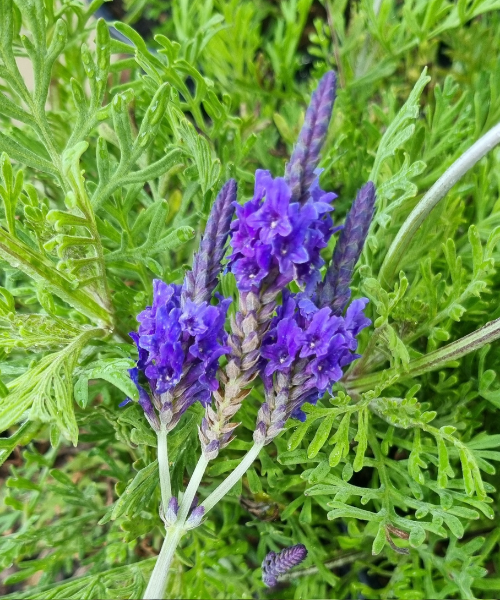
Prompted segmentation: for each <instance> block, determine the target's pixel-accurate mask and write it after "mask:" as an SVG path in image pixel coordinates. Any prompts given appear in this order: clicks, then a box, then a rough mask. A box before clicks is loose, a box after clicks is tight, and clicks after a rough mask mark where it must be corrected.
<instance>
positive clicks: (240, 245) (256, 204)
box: [200, 72, 336, 460]
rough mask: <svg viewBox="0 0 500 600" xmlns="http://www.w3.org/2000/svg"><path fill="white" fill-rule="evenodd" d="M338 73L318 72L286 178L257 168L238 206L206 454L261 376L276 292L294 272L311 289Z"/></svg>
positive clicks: (325, 204)
mask: <svg viewBox="0 0 500 600" xmlns="http://www.w3.org/2000/svg"><path fill="white" fill-rule="evenodd" d="M335 89H336V77H335V73H333V72H329V73H327V74H326V75H324V76H323V78H322V79H321V81H320V82H319V84H318V87H317V89H316V91H315V92H314V93H313V96H312V98H311V103H310V105H309V107H308V109H307V112H306V117H305V121H304V125H303V127H302V130H301V133H300V135H299V139H298V142H297V145H296V147H295V149H294V151H293V153H292V156H291V158H290V162H289V163H288V165H287V167H286V174H285V177H284V178H281V177H277V178H275V179H273V178H272V177H271V175H270V173H269V172H268V171H261V170H258V171H257V172H256V175H255V191H254V196H253V198H252V200H250V201H249V202H247V203H246V204H245V205H244V206H237V207H236V214H237V219H236V221H234V222H233V224H232V229H233V238H232V241H231V244H232V247H233V254H232V256H231V261H230V269H231V271H232V272H233V273H234V275H235V277H236V281H237V286H238V290H239V312H238V313H237V314H236V316H235V317H233V318H232V320H231V335H230V336H229V340H228V343H229V345H230V347H231V358H230V359H229V361H228V364H227V367H226V369H225V371H224V372H223V373H221V375H220V379H221V384H222V385H221V388H220V389H219V390H217V391H215V392H214V397H215V410H214V409H213V408H212V407H211V406H208V407H207V410H206V415H205V418H204V419H203V422H202V426H201V429H200V441H201V444H202V448H203V452H204V453H205V455H206V457H207V458H208V459H209V460H212V459H214V458H215V457H216V456H217V455H218V453H219V451H220V450H221V449H222V448H224V447H225V446H227V445H228V444H229V443H230V441H231V440H232V439H233V431H234V429H235V428H236V427H237V425H238V423H235V422H232V421H231V420H232V418H233V416H234V415H235V414H236V412H237V411H238V410H239V408H240V406H241V403H242V402H243V400H244V399H245V398H246V396H247V395H248V394H249V393H250V389H249V388H248V386H249V384H250V383H251V382H252V381H253V380H254V379H255V378H256V377H257V375H258V365H259V359H260V347H261V345H262V341H263V339H264V336H265V334H266V332H267V331H268V329H269V326H270V322H271V317H272V315H273V313H274V311H275V310H276V298H277V296H278V295H279V294H280V292H281V291H282V290H283V289H284V288H285V286H286V285H287V284H288V283H290V282H291V281H293V280H294V279H295V280H296V281H297V282H298V283H299V285H304V286H305V287H306V289H309V290H310V291H312V290H314V288H315V286H316V284H317V282H318V281H319V279H320V274H319V273H320V268H321V266H322V265H323V264H324V261H323V259H322V258H321V256H320V250H321V249H322V248H324V247H325V246H326V245H327V243H328V240H329V238H330V237H331V235H332V233H333V231H334V230H333V227H332V220H331V217H330V216H329V212H330V211H332V210H333V208H332V207H331V205H330V203H331V202H332V200H334V199H335V197H336V196H335V194H333V193H331V192H330V193H328V192H324V191H323V190H322V189H321V188H320V186H319V180H318V173H317V172H316V167H317V165H318V162H319V153H320V150H321V146H322V145H323V142H324V139H325V136H326V133H327V130H328V124H329V122H330V118H331V113H332V109H333V103H334V101H335Z"/></svg>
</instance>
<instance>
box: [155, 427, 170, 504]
mask: <svg viewBox="0 0 500 600" xmlns="http://www.w3.org/2000/svg"><path fill="white" fill-rule="evenodd" d="M157 437H158V471H159V474H160V490H161V503H162V506H163V514H167V508H168V502H169V500H170V498H171V496H172V487H171V485H170V470H169V465H168V446H167V430H166V428H164V427H162V428H161V429H160V431H158V434H157Z"/></svg>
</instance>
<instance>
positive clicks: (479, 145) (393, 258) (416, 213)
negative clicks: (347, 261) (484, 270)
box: [378, 123, 500, 285]
mask: <svg viewBox="0 0 500 600" xmlns="http://www.w3.org/2000/svg"><path fill="white" fill-rule="evenodd" d="M499 143H500V123H498V124H497V125H495V126H494V127H493V128H492V129H490V130H489V131H488V133H486V134H485V135H483V137H481V138H479V140H477V142H476V143H475V144H473V145H472V146H471V147H470V148H469V149H468V150H467V151H466V152H464V154H462V156H461V157H460V158H459V159H457V160H456V161H455V162H454V163H453V164H452V165H451V167H450V168H449V169H447V170H446V171H445V173H444V174H443V175H442V176H441V177H440V178H439V179H438V180H437V181H436V183H435V184H434V185H433V186H432V187H431V189H430V190H429V191H428V192H427V193H426V194H425V195H424V197H423V198H422V199H421V200H420V202H419V203H418V204H417V206H415V208H414V209H413V210H412V211H411V213H410V214H409V216H408V218H407V219H406V221H405V222H404V223H403V226H402V227H401V229H400V230H399V232H398V234H397V236H396V237H395V239H394V241H393V242H392V244H391V247H390V248H389V251H388V252H387V254H386V256H385V259H384V262H383V264H382V267H381V268H380V273H379V277H378V278H379V281H380V282H381V283H382V285H389V284H390V283H391V281H392V278H393V276H394V274H395V273H396V270H397V268H398V265H399V263H400V261H401V258H402V257H403V255H404V253H405V252H406V249H407V248H408V246H409V245H410V242H411V241H412V239H413V236H414V235H415V233H416V232H417V230H418V228H419V227H420V225H421V224H422V223H423V222H424V220H425V219H426V218H427V216H428V215H429V213H430V212H431V211H432V209H433V208H434V207H435V206H436V204H437V203H438V202H439V201H440V200H441V198H443V197H444V196H445V195H446V194H447V193H448V191H449V190H450V189H451V188H452V187H453V186H454V185H455V183H457V181H458V180H459V179H460V178H461V177H463V176H464V175H465V173H467V171H468V170H469V169H471V168H472V167H473V166H474V165H475V164H476V163H477V162H478V161H479V160H480V159H481V158H483V156H485V155H486V154H487V153H488V152H489V151H490V150H491V149H492V148H494V147H495V146H496V145H497V144H499Z"/></svg>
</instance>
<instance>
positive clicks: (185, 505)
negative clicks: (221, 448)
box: [177, 452, 208, 527]
mask: <svg viewBox="0 0 500 600" xmlns="http://www.w3.org/2000/svg"><path fill="white" fill-rule="evenodd" d="M207 466H208V460H207V458H206V456H205V455H204V454H203V452H202V453H201V456H200V459H199V461H198V464H197V465H196V468H195V470H194V471H193V474H192V475H191V479H190V480H189V484H188V486H187V489H186V491H185V493H184V496H183V498H182V502H181V506H180V508H179V514H178V515H177V522H178V523H180V524H181V526H182V527H183V526H184V523H185V521H186V518H187V516H188V513H189V509H190V508H191V505H192V504H193V500H194V497H195V495H196V492H197V490H198V488H199V486H200V482H201V480H202V477H203V475H204V473H205V470H206V468H207Z"/></svg>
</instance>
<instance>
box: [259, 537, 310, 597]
mask: <svg viewBox="0 0 500 600" xmlns="http://www.w3.org/2000/svg"><path fill="white" fill-rule="evenodd" d="M306 556H307V550H306V547H305V546H304V544H296V545H295V546H290V547H289V548H284V549H283V550H282V551H281V552H279V553H278V554H276V552H269V553H268V554H267V555H266V558H264V560H263V561H262V581H263V582H264V585H266V586H267V587H273V586H275V585H276V584H277V583H278V578H279V576H280V575H284V574H285V573H286V572H287V571H289V570H290V569H292V568H293V567H296V566H297V565H299V564H300V563H301V562H302V561H303V560H305V558H306Z"/></svg>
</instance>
